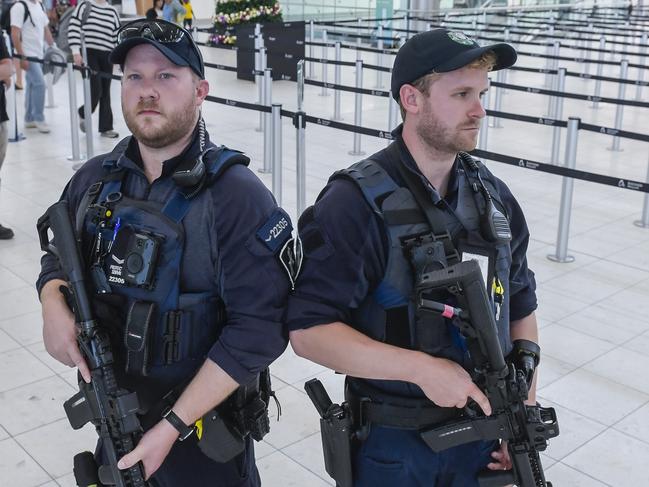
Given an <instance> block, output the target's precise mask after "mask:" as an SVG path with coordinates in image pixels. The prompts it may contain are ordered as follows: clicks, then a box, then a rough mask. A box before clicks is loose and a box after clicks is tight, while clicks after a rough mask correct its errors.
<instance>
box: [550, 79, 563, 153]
mask: <svg viewBox="0 0 649 487" xmlns="http://www.w3.org/2000/svg"><path fill="white" fill-rule="evenodd" d="M557 76H558V78H557V85H558V86H557V91H560V92H563V91H564V90H565V87H566V68H559V72H558V73H557ZM552 117H553V118H554V119H555V120H561V118H563V97H562V96H557V97H555V103H554V113H553V114H552ZM560 148H561V127H560V126H558V125H555V126H554V127H552V152H551V155H550V162H551V163H552V164H558V163H559V151H560V150H561V149H560Z"/></svg>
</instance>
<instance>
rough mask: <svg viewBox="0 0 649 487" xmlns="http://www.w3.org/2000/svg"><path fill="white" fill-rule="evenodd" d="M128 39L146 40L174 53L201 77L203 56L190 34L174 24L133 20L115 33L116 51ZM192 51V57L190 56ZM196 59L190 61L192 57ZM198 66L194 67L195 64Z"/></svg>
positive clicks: (164, 21)
mask: <svg viewBox="0 0 649 487" xmlns="http://www.w3.org/2000/svg"><path fill="white" fill-rule="evenodd" d="M130 39H148V40H150V41H154V42H156V43H159V44H161V45H162V46H164V47H166V48H168V49H171V50H172V51H174V52H176V53H177V54H178V55H179V56H180V57H182V58H183V59H185V60H186V61H188V63H189V65H190V67H192V69H194V70H195V71H196V70H198V71H200V73H198V74H200V75H201V77H203V76H204V75H203V72H202V71H203V56H202V54H201V51H200V49H199V48H198V46H197V45H196V42H194V39H193V38H192V36H191V34H190V33H189V32H187V31H186V30H185V29H183V28H182V27H179V26H178V25H176V24H173V23H171V22H167V21H166V20H147V19H141V20H135V21H133V22H129V23H128V24H126V25H124V26H122V27H121V28H120V29H119V30H118V31H117V44H118V47H117V50H119V45H120V44H122V43H124V42H126V41H128V40H130ZM190 51H193V53H192V54H193V56H192V54H190ZM194 56H195V57H196V59H195V60H192V59H191V58H192V57H194ZM196 61H197V62H198V63H199V64H200V66H196V65H195V62H196Z"/></svg>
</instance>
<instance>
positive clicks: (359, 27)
mask: <svg viewBox="0 0 649 487" xmlns="http://www.w3.org/2000/svg"><path fill="white" fill-rule="evenodd" d="M356 23H357V24H358V25H357V27H356V35H357V36H358V37H356V45H357V46H359V47H360V45H361V36H362V35H363V19H360V18H359V19H356Z"/></svg>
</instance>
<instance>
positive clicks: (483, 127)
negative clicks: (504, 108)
mask: <svg viewBox="0 0 649 487" xmlns="http://www.w3.org/2000/svg"><path fill="white" fill-rule="evenodd" d="M490 85H491V80H490V81H489V83H488V84H487V92H486V93H485V94H484V98H483V99H482V100H483V101H482V107H483V108H484V109H485V111H487V110H489V98H490V94H489V86H490ZM488 134H489V116H487V115H485V117H484V118H483V119H482V121H481V122H480V133H479V134H478V135H479V139H478V147H479V148H480V149H482V150H487V135H488Z"/></svg>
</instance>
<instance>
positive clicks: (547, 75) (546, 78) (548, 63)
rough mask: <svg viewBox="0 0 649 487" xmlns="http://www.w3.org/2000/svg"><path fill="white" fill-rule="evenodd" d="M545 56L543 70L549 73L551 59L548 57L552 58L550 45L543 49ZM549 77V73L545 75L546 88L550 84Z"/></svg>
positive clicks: (550, 79)
mask: <svg viewBox="0 0 649 487" xmlns="http://www.w3.org/2000/svg"><path fill="white" fill-rule="evenodd" d="M545 54H546V55H547V56H548V57H547V58H546V59H545V69H546V71H550V70H551V69H552V58H551V57H550V56H552V44H548V45H547V46H546V47H545ZM551 76H552V75H551V74H550V73H549V72H546V73H545V86H546V87H549V86H551V84H552V78H551Z"/></svg>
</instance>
